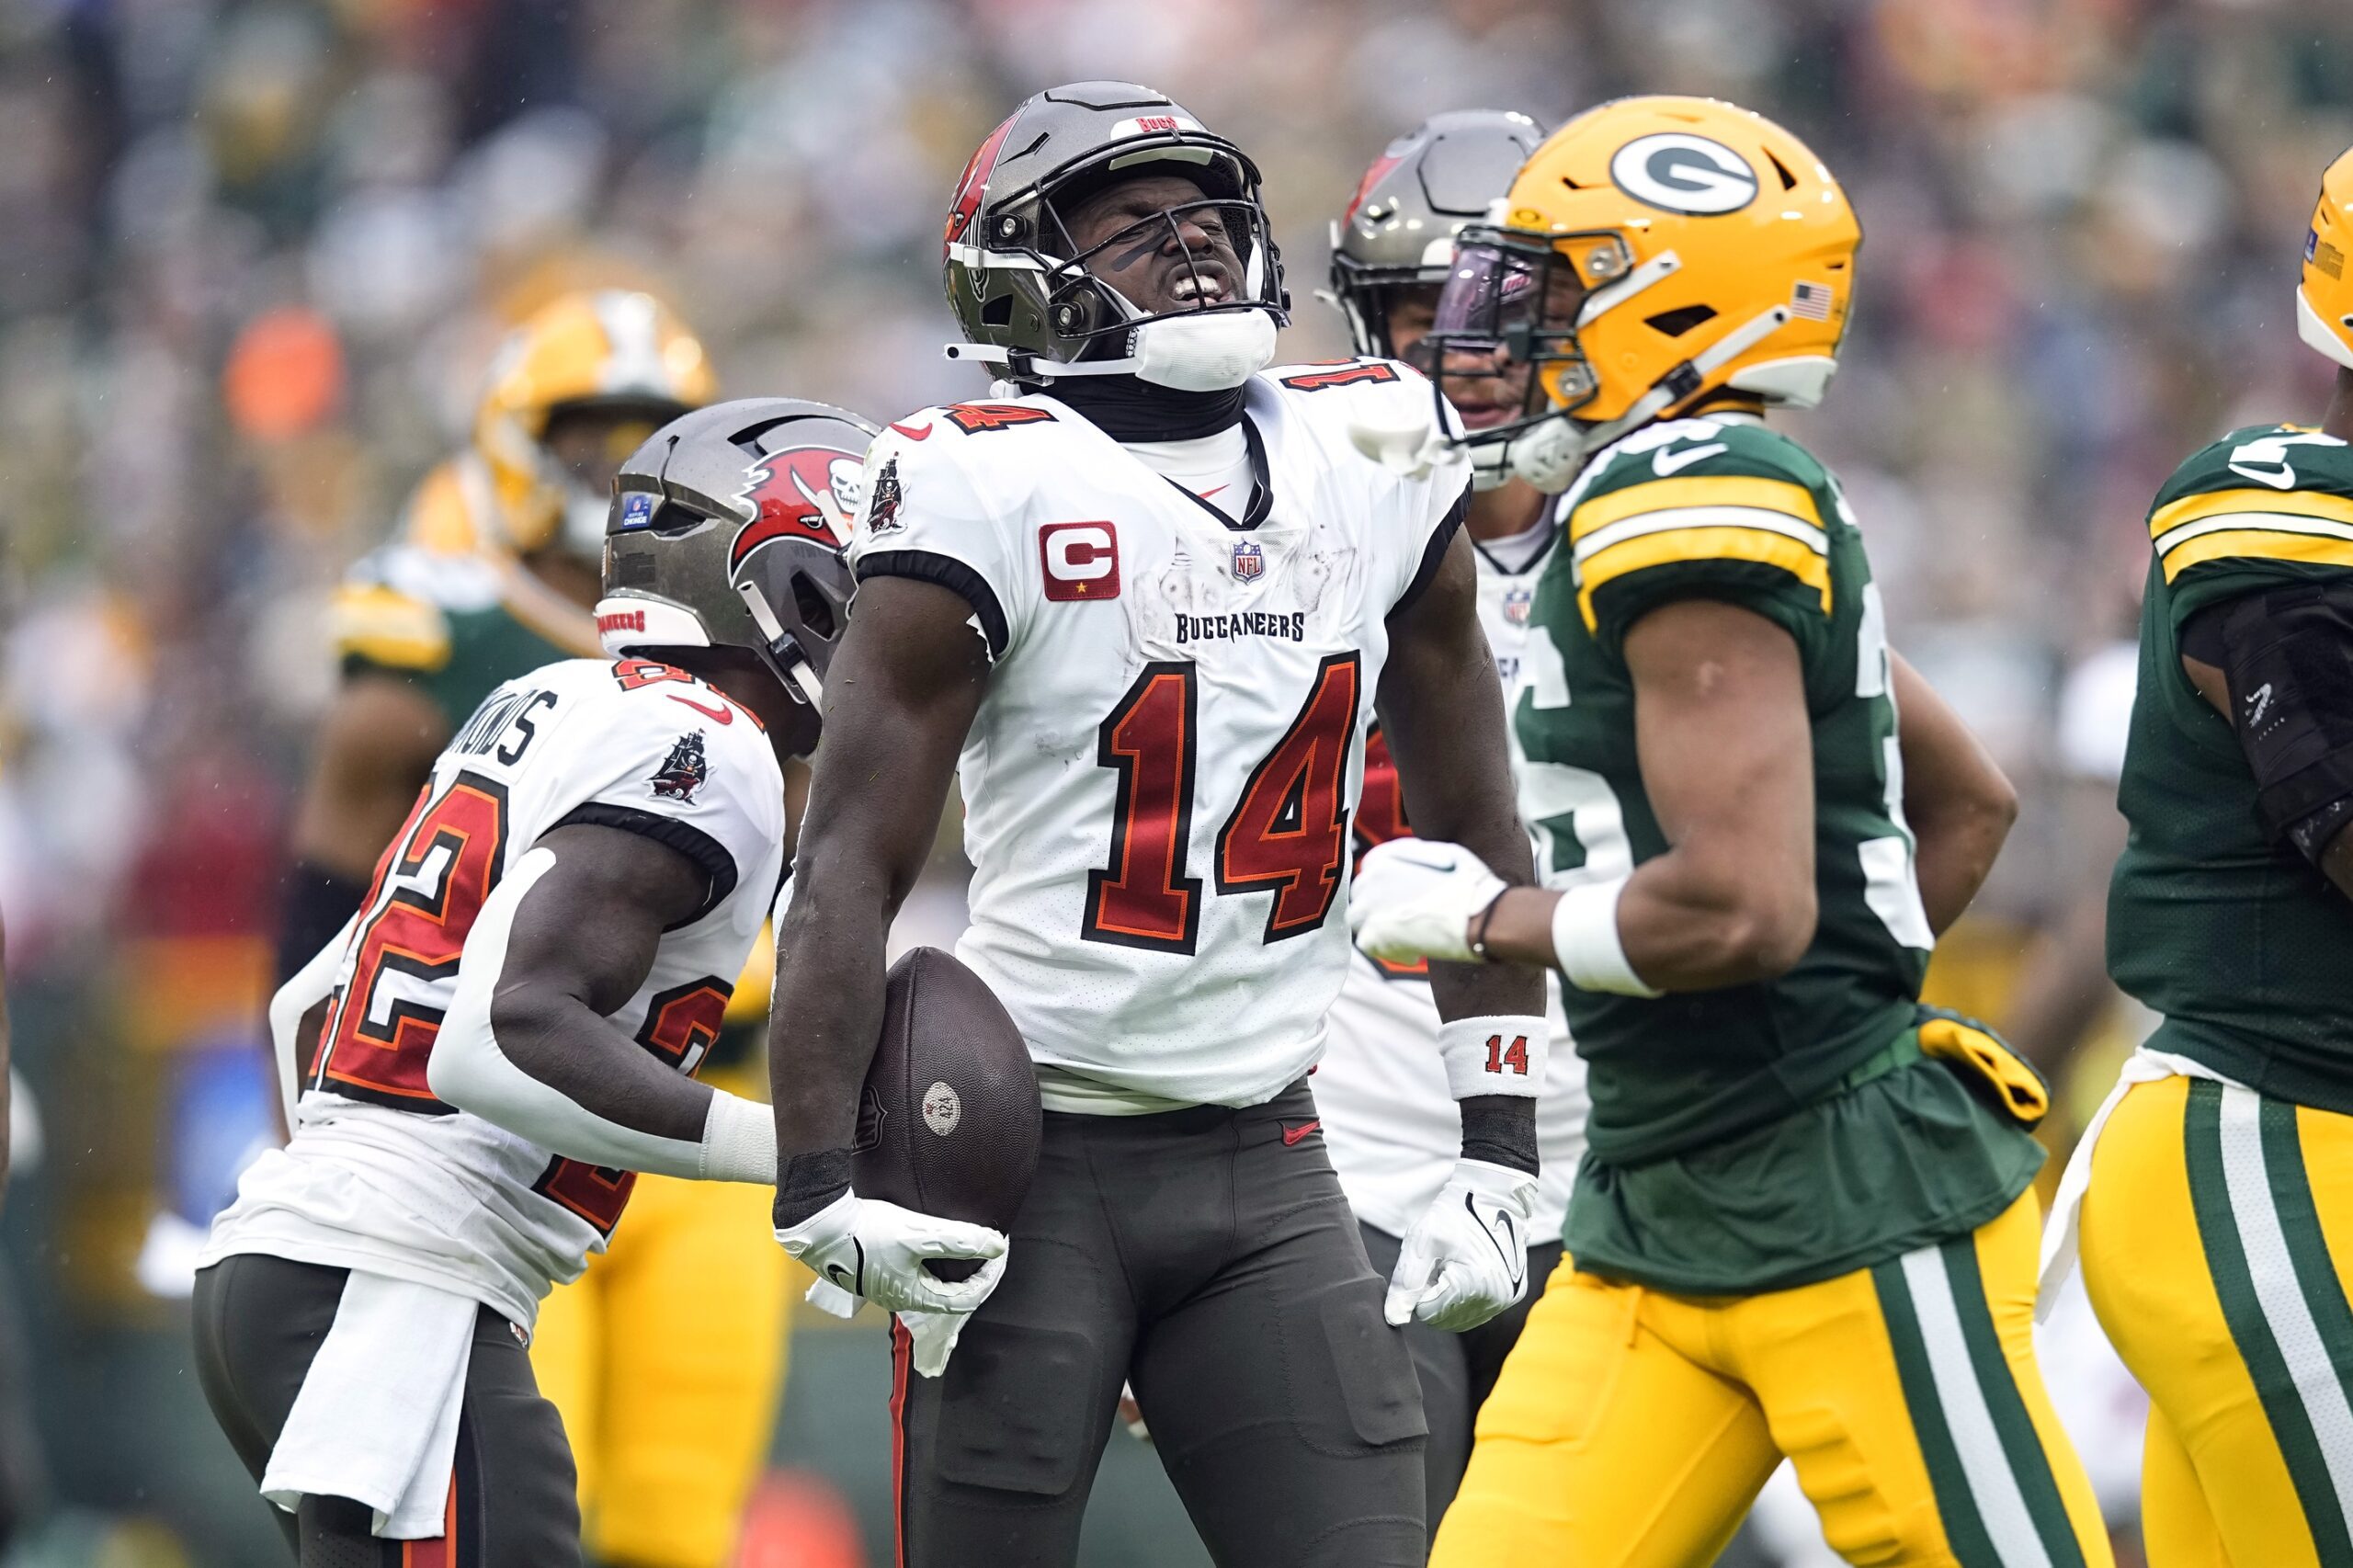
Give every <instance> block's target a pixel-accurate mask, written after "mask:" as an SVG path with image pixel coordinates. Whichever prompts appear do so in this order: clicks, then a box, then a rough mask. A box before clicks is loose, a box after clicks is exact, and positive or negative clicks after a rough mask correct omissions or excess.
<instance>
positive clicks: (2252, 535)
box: [2165, 528, 2353, 583]
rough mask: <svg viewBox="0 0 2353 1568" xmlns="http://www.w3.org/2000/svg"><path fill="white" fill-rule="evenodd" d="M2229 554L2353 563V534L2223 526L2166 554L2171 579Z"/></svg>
mask: <svg viewBox="0 0 2353 1568" xmlns="http://www.w3.org/2000/svg"><path fill="white" fill-rule="evenodd" d="M2230 556H2254V557H2256V558H2257V559H2259V560H2265V561H2300V562H2309V563H2311V564H2313V565H2317V566H2353V538H2344V537H2339V536H2338V534H2337V533H2336V530H2334V529H2331V530H2330V531H2329V532H2327V533H2325V534H2322V533H2288V532H2285V531H2282V530H2280V529H2277V528H2224V529H2223V530H2222V531H2221V532H2219V533H2210V534H2205V535H2202V536H2200V538H2197V539H2193V540H2188V541H2187V542H2185V543H2183V544H2181V545H2179V546H2177V547H2176V548H2175V549H2174V551H2172V553H2170V554H2168V555H2167V556H2166V557H2165V581H2166V582H2168V583H2170V582H2172V581H2173V580H2174V579H2175V578H2176V577H2178V576H2180V575H2181V574H2183V573H2184V572H2187V571H2188V570H2189V569H2190V568H2191V567H2192V566H2196V565H2198V564H2199V563H2200V562H2207V561H2221V560H2223V559H2225V558H2226V557H2230Z"/></svg>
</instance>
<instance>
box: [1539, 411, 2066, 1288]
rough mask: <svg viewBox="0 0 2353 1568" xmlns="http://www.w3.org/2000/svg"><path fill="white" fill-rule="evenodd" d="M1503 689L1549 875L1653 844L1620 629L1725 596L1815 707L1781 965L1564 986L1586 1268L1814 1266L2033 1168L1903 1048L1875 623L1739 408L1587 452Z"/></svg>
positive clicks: (1902, 899)
mask: <svg viewBox="0 0 2353 1568" xmlns="http://www.w3.org/2000/svg"><path fill="white" fill-rule="evenodd" d="M1562 516H1563V519H1564V521H1565V526H1566V535H1567V539H1568V541H1569V546H1570V548H1569V549H1568V550H1566V551H1561V552H1559V553H1558V554H1557V555H1556V557H1555V559H1554V562H1553V564H1552V566H1551V568H1549V569H1548V571H1547V572H1546V574H1545V575H1544V578H1543V580H1542V582H1541V583H1540V585H1539V586H1538V588H1537V593H1536V602H1535V606H1534V608H1533V612H1532V616H1531V626H1532V630H1531V634H1530V636H1529V642H1528V648H1527V653H1526V654H1525V656H1524V659H1523V662H1522V665H1521V669H1520V676H1519V681H1518V686H1517V687H1516V689H1515V692H1514V698H1513V708H1514V711H1513V729H1514V740H1515V744H1516V749H1517V751H1518V756H1516V758H1515V762H1516V763H1517V765H1518V770H1519V778H1520V808H1521V814H1522V816H1524V817H1525V818H1526V819H1527V820H1528V823H1529V826H1530V827H1531V828H1532V829H1533V830H1534V832H1535V834H1536V835H1537V839H1538V852H1537V869H1538V871H1539V873H1540V875H1541V876H1542V877H1543V878H1544V880H1545V881H1546V882H1547V883H1548V884H1549V885H1552V886H1554V887H1566V886H1571V885H1574V884H1576V883H1579V882H1584V881H1598V880H1603V879H1607V878H1613V877H1618V876H1621V875H1623V874H1625V873H1626V872H1628V871H1630V870H1631V869H1633V868H1634V867H1636V866H1638V865H1640V864H1641V863H1642V862H1643V861H1644V860H1648V859H1650V858H1653V857H1654V856H1657V855H1661V854H1664V853H1665V851H1666V850H1667V848H1668V847H1669V845H1668V842H1667V839H1666V836H1665V834H1664V833H1663V832H1662V830H1661V829H1660V826H1659V823H1658V820H1657V817H1656V815H1655V814H1654V812H1653V810H1652V806H1651V802H1650V798H1649V795H1648V793H1647V792H1646V791H1645V790H1644V788H1643V777H1642V768H1641V763H1640V759H1639V756H1638V755H1637V751H1636V745H1635V733H1634V689H1633V683H1632V679H1631V676H1630V675H1629V673H1628V670H1627V666H1626V663H1625V657H1624V647H1623V645H1624V639H1625V635H1626V631H1627V629H1628V628H1629V627H1631V625H1633V623H1634V622H1635V621H1636V620H1638V619H1641V617H1642V616H1643V615H1644V614H1646V613H1647V612H1648V611H1650V610H1653V609H1655V608H1659V607H1660V606H1662V605H1665V604H1667V603H1669V602H1671V601H1673V600H1677V599H1682V598H1712V599H1722V600H1724V601H1727V602H1729V603H1732V604H1735V605H1739V606H1741V607H1742V608H1746V609H1749V610H1753V611H1754V612H1756V614H1758V615H1761V616H1764V617H1765V618H1766V619H1768V620H1770V621H1772V622H1773V623H1774V624H1775V625H1777V626H1779V627H1780V628H1782V629H1783V630H1784V631H1788V632H1789V634H1790V638H1791V639H1792V640H1793V641H1794V642H1796V644H1797V650H1798V655H1799V659H1800V662H1801V666H1802V672H1803V676H1804V682H1805V696H1806V703H1807V708H1808V710H1809V712H1810V714H1811V716H1812V720H1813V772H1814V835H1815V845H1814V848H1815V864H1816V872H1815V892H1816V898H1817V903H1818V908H1819V916H1818V924H1817V926H1816V930H1815V933H1814V938H1813V945H1812V946H1811V947H1810V948H1809V949H1807V951H1806V953H1805V955H1804V956H1803V958H1802V959H1801V960H1799V962H1798V964H1797V965H1796V967H1795V968H1793V969H1792V970H1791V971H1790V972H1788V973H1787V974H1785V975H1782V976H1780V977H1779V978H1778V979H1775V980H1772V981H1768V982H1763V983H1756V984H1751V985H1741V986H1733V987H1730V988H1727V989H1724V990H1721V991H1711V992H1696V993H1681V994H1671V995H1667V996H1664V997H1660V998H1658V999H1655V1000H1650V999H1644V998H1641V997H1633V996H1620V995H1612V994H1601V993H1597V992H1586V991H1580V990H1578V989H1577V988H1575V987H1574V986H1565V987H1563V998H1562V999H1563V1006H1564V1007H1565V1009H1566V1011H1567V1014H1568V1019H1569V1025H1570V1028H1571V1030H1572V1032H1573V1033H1574V1036H1575V1038H1576V1042H1577V1051H1578V1054H1579V1055H1581V1056H1583V1057H1584V1058H1585V1059H1586V1062H1587V1063H1588V1078H1587V1083H1588V1087H1589V1090H1590V1093H1591V1095H1592V1098H1593V1117H1592V1123H1591V1126H1590V1130H1589V1137H1590V1144H1591V1151H1592V1153H1591V1155H1590V1156H1589V1158H1588V1160H1587V1162H1586V1168H1585V1169H1584V1170H1583V1171H1582V1172H1581V1173H1580V1174H1579V1178H1578V1187H1577V1193H1576V1198H1575V1199H1574V1203H1573V1204H1572V1207H1571V1210H1570V1216H1569V1234H1568V1238H1567V1245H1568V1249H1569V1251H1570V1253H1571V1254H1572V1255H1573V1256H1575V1257H1576V1259H1577V1260H1578V1262H1579V1264H1580V1266H1582V1267H1588V1268H1594V1269H1597V1270H1598V1271H1600V1272H1606V1273H1609V1274H1614V1275H1622V1276H1625V1277H1628V1278H1636V1279H1640V1280H1643V1281H1644V1282H1646V1283H1652V1284H1656V1285H1660V1286H1662V1287H1665V1288H1669V1289H1677V1290H1713V1291H1722V1290H1763V1289H1771V1288H1779V1287H1781V1286H1786V1285H1791V1284H1797V1283H1802V1282H1804V1281H1805V1280H1807V1279H1813V1278H1827V1277H1829V1276H1830V1275H1832V1274H1836V1273H1842V1272H1845V1271H1847V1270H1848V1269H1851V1268H1856V1267H1864V1266H1865V1265H1867V1264H1869V1263H1871V1262H1876V1261H1881V1260H1883V1259H1884V1258H1886V1257H1889V1256H1895V1255H1896V1254H1898V1253H1900V1252H1903V1251H1904V1250H1907V1249H1908V1248H1910V1247H1912V1246H1916V1245H1920V1244H1925V1243H1927V1242H1928V1241H1930V1240H1934V1239H1938V1238H1941V1237H1945V1236H1949V1235H1951V1234H1954V1233H1958V1232H1960V1231H1962V1230H1966V1229H1969V1228H1973V1227H1974V1226H1975V1225H1976V1224H1978V1223H1982V1222H1983V1221H1985V1220H1987V1219H1990V1218H1992V1217H1993V1216H1994V1215H1995V1214H1996V1213H1999V1212H2000V1211H2001V1210H2002V1209H2003V1208H2004V1207H2006V1204H2007V1203H2008V1201H2009V1200H2010V1199H2014V1198H2015V1197H2016V1196H2017V1195H2018V1192H2019V1191H2021V1190H2023V1188H2024V1187H2025V1185H2026V1183H2027V1181H2028V1180H2029V1179H2030V1178H2031V1176H2032V1174H2033V1172H2034V1170H2035V1168H2036V1166H2037V1165H2039V1163H2040V1150H2039V1148H2038V1147H2037V1146H2036V1145H2035V1144H2034V1142H2033V1141H2032V1140H2031V1139H2030V1138H2029V1137H2028V1136H2027V1135H2026V1134H2025V1133H2024V1132H2023V1131H2020V1130H2019V1129H2018V1127H2017V1126H2016V1125H2015V1124H2013V1123H2011V1122H2009V1121H2007V1120H2006V1119H2002V1118H2000V1117H1998V1116H1996V1115H1995V1113H1993V1112H1992V1111H1990V1110H1988V1109H1986V1108H1984V1107H1983V1106H1981V1105H1980V1104H1979V1102H1978V1100H1977V1098H1976V1096H1974V1095H1972V1093H1971V1092H1970V1090H1969V1089H1968V1087H1966V1086H1965V1085H1963V1084H1962V1083H1961V1081H1960V1080H1959V1079H1958V1078H1957V1077H1956V1076H1955V1074H1954V1073H1953V1071H1952V1070H1951V1069H1949V1068H1948V1067H1945V1066H1943V1065H1941V1064H1939V1063H1938V1062H1930V1061H1927V1060H1924V1059H1923V1058H1921V1057H1920V1055H1919V1053H1918V1051H1917V1049H1916V1046H1915V1045H1914V1044H1913V1043H1912V1037H1911V1030H1912V1028H1913V1026H1914V1023H1915V1009H1916V1004H1917V1002H1918V998H1919V992H1920V982H1921V978H1922V976H1923V975H1924V973H1925V972H1926V971H1927V961H1928V954H1929V950H1930V949H1931V948H1932V947H1933V946H1934V945H1935V938H1934V937H1933V935H1932V934H1931V932H1930V931H1929V928H1928V920H1927V913H1926V912H1925V911H1924V910H1923V908H1922V906H1921V902H1920V893H1919V888H1918V884H1917V882H1916V881H1915V878H1914V875H1913V869H1912V837H1911V834H1910V832H1909V830H1908V829H1907V828H1906V827H1905V825H1904V808H1903V793H1904V778H1903V766H1902V762H1901V758H1900V753H1899V750H1898V746H1897V741H1896V713H1895V703H1894V697H1893V691H1892V689H1891V684H1892V676H1891V673H1890V668H1889V660H1888V653H1887V638H1886V629H1885V620H1884V617H1883V614H1882V612H1881V605H1880V598H1879V594H1878V590H1877V589H1876V588H1875V587H1874V586H1873V585H1872V583H1871V577H1870V563H1869V562H1868V561H1867V560H1866V558H1865V555H1864V551H1863V543H1862V538H1861V535H1860V534H1859V532H1858V531H1857V529H1856V526H1855V520H1854V517H1853V515H1852V513H1851V512H1850V511H1849V510H1848V508H1847V503H1846V500H1845V498H1844V497H1843V496H1842V495H1841V494H1840V493H1839V489H1838V484H1837V482H1836V479H1835V478H1833V477H1832V475H1831V474H1830V472H1829V471H1828V470H1826V469H1824V467H1823V466H1822V464H1821V463H1820V462H1819V461H1817V460H1815V459H1814V458H1813V455H1812V454H1811V453H1809V452H1807V451H1806V450H1805V449H1803V448H1802V447H1800V446H1799V445H1798V444H1797V443H1795V442H1794V441H1791V440H1790V439H1789V438H1788V437H1784V436H1781V435H1779V434H1777V433H1775V432H1773V431H1770V430H1768V429H1766V428H1765V427H1764V426H1762V425H1760V424H1757V423H1756V422H1754V421H1753V420H1746V419H1739V418H1733V419H1724V418H1716V419H1684V420H1677V421H1673V422H1669V423H1665V424H1660V425H1655V426H1650V427H1648V428H1645V429H1643V430H1641V431H1638V432H1636V433H1635V434H1634V435H1632V436H1630V437H1626V438H1625V439H1623V440H1621V441H1620V442H1618V443H1617V444H1616V445H1615V446H1613V447H1611V448H1608V449H1606V450H1605V451H1603V452H1602V453H1601V454H1599V455H1598V456H1597V457H1596V458H1595V460H1593V461H1592V463H1590V464H1589V465H1588V466H1587V467H1586V470H1585V471H1584V472H1583V473H1582V474H1581V475H1580V476H1579V478H1578V480H1577V483H1576V484H1575V485H1574V487H1573V488H1572V489H1571V490H1570V491H1569V492H1568V494H1565V495H1564V496H1563V498H1562Z"/></svg>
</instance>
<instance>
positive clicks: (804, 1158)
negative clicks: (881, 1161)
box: [774, 1149, 849, 1231]
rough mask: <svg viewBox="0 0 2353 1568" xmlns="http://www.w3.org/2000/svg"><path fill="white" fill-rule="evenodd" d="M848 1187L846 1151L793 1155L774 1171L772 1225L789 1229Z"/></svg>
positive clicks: (823, 1151)
mask: <svg viewBox="0 0 2353 1568" xmlns="http://www.w3.org/2000/svg"><path fill="white" fill-rule="evenodd" d="M848 1190H849V1151H848V1150H847V1149H822V1150H820V1151H818V1152H817V1153H813V1154H795V1155H793V1156H792V1157H790V1159H788V1160H786V1161H785V1162H784V1164H783V1165H781V1166H779V1168H778V1170H777V1173H776V1209H775V1210H774V1212H775V1216H776V1228H777V1229H778V1230H779V1231H789V1230H790V1229H791V1228H792V1227H793V1226H795V1225H798V1224H799V1223H801V1221H803V1220H806V1219H807V1218H809V1216H810V1215H812V1214H814V1213H815V1212H816V1211H817V1210H820V1209H823V1208H824V1206H825V1205H826V1204H828V1203H831V1202H832V1201H833V1200H834V1199H836V1198H839V1197H840V1196H841V1195H842V1194H843V1193H845V1192H847V1191H848Z"/></svg>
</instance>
